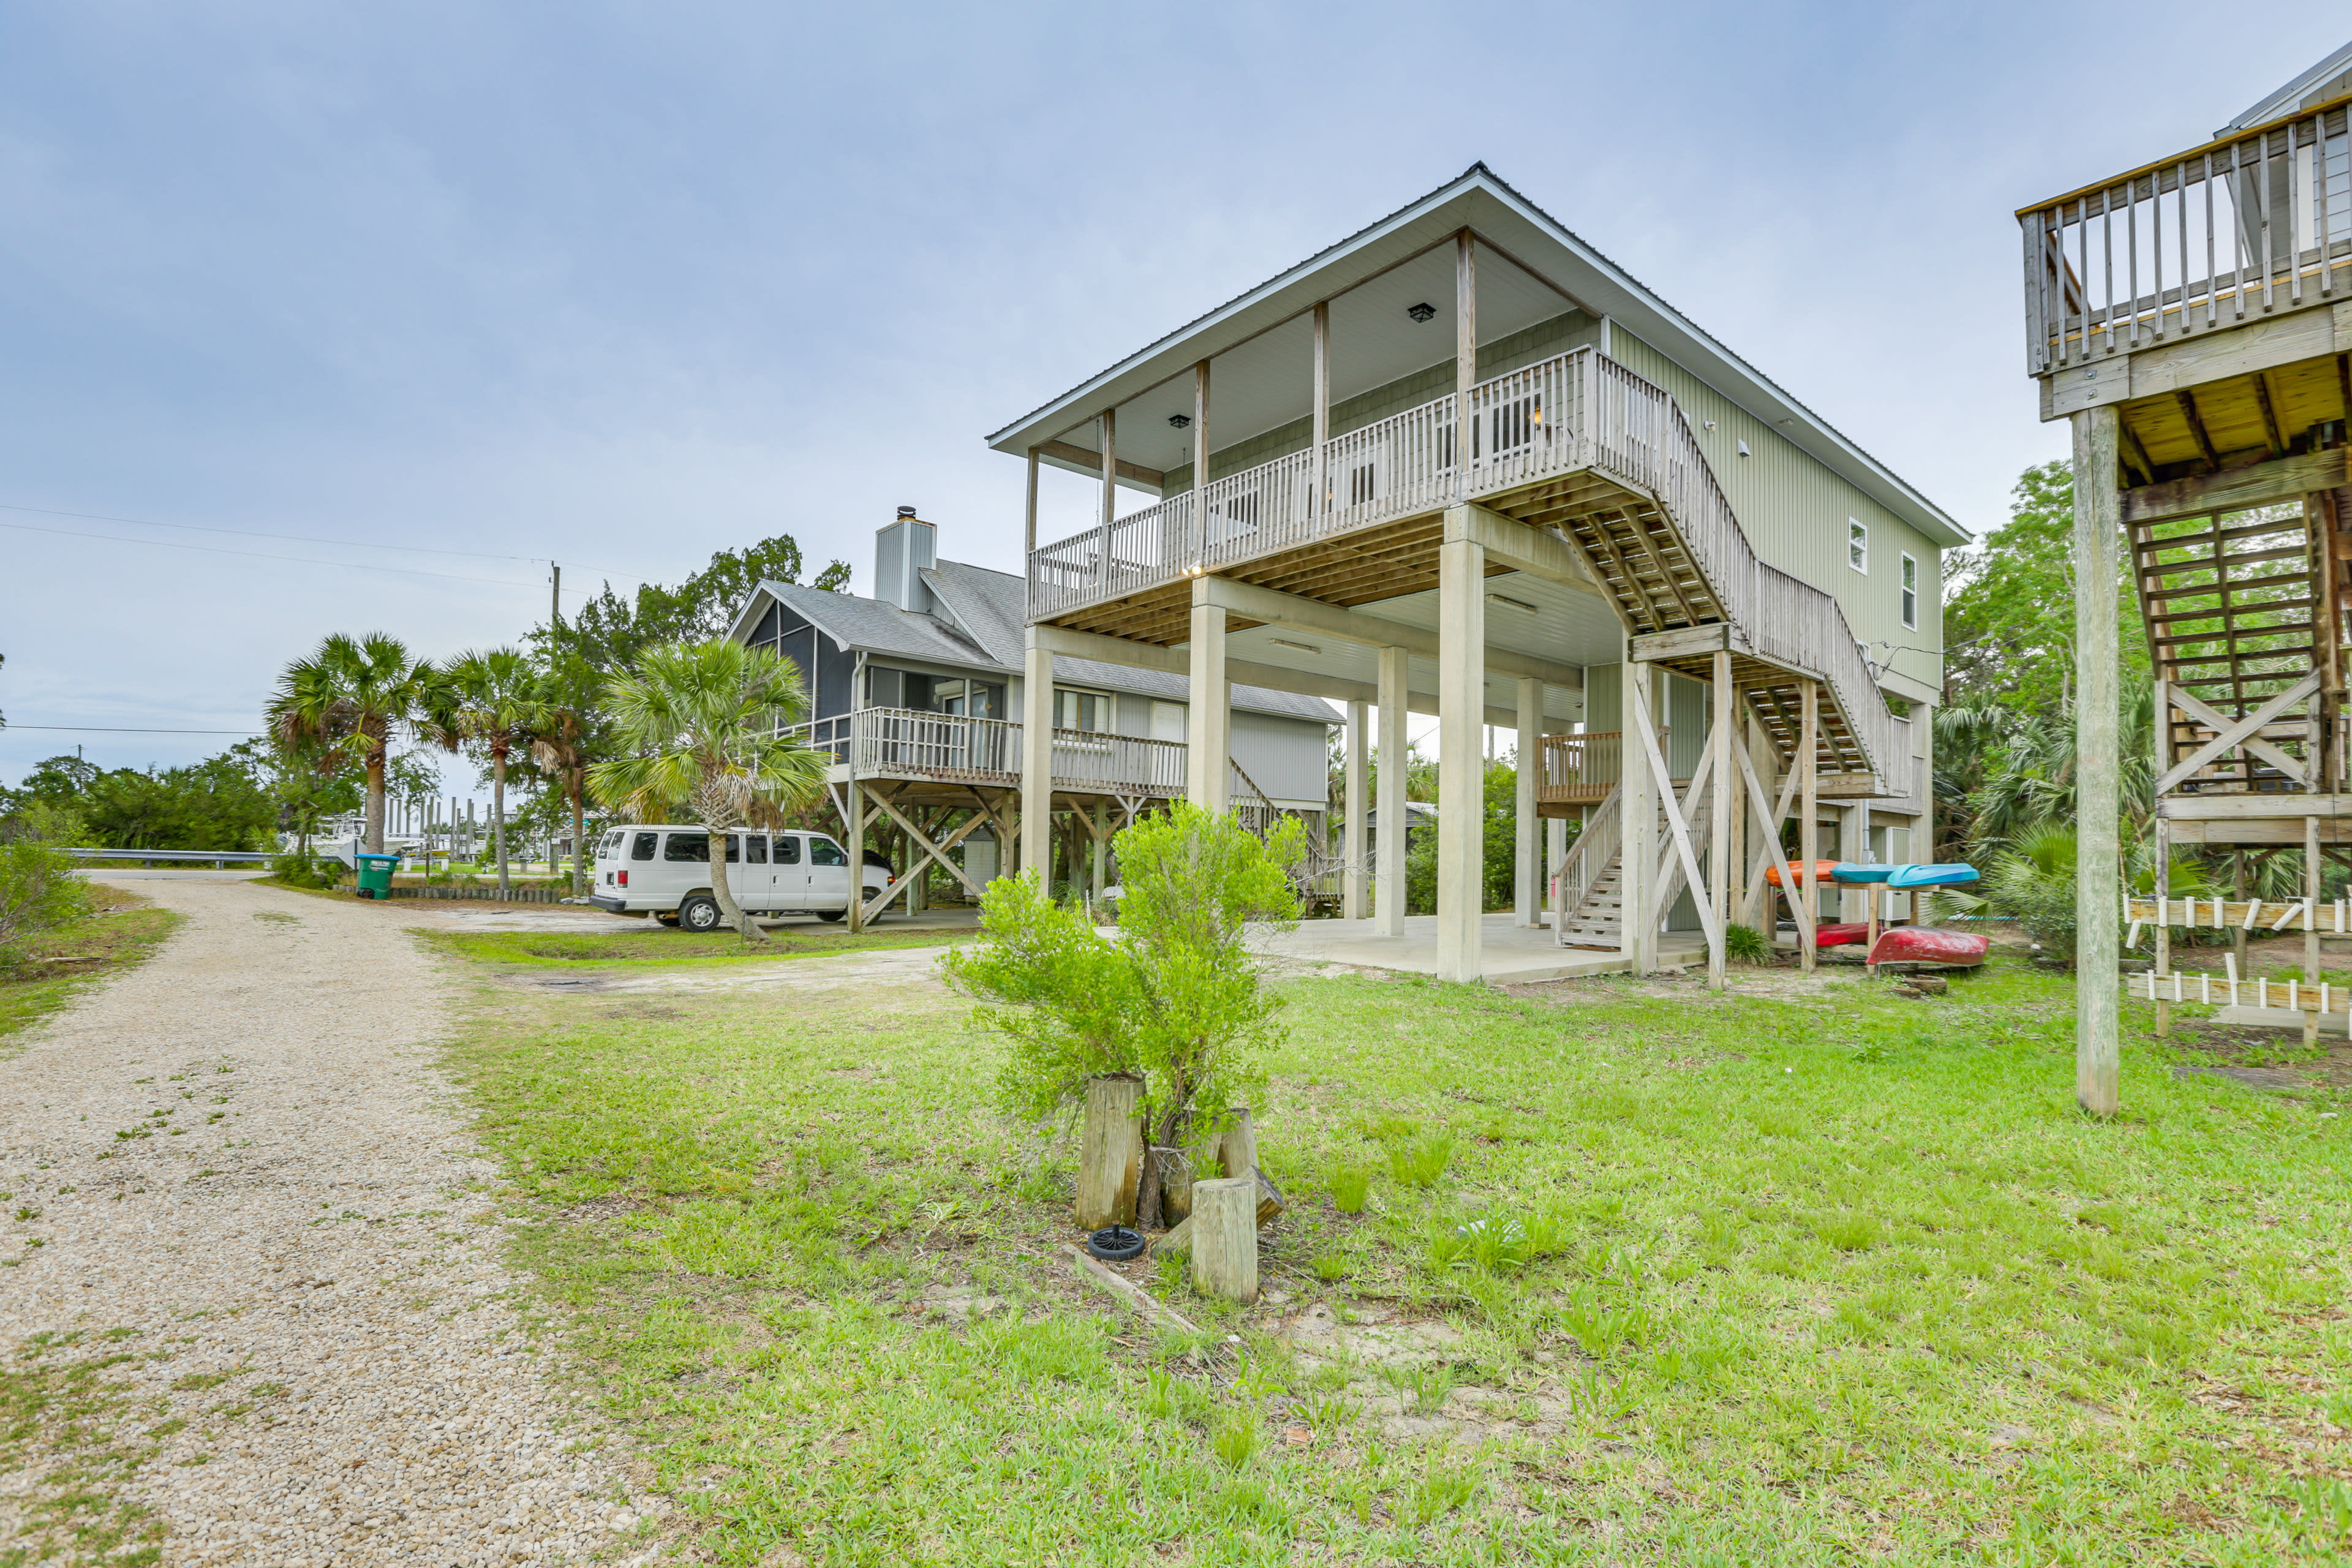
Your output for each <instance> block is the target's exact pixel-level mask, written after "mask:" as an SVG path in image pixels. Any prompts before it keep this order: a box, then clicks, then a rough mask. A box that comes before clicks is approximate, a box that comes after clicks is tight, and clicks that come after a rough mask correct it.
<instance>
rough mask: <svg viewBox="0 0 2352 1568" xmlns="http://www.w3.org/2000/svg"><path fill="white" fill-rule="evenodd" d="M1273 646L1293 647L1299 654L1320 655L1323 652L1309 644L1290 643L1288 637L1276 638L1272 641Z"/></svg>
mask: <svg viewBox="0 0 2352 1568" xmlns="http://www.w3.org/2000/svg"><path fill="white" fill-rule="evenodd" d="M1274 646H1275V647H1295V648H1297V650H1298V651H1299V652H1301V653H1321V652H1322V651H1323V650H1322V649H1321V648H1319V647H1316V646H1315V645H1314V644H1313V643H1311V642H1292V641H1291V640H1290V639H1289V638H1288V637H1276V638H1275V639H1274Z"/></svg>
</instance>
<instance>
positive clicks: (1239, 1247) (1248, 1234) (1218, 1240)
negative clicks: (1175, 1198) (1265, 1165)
mask: <svg viewBox="0 0 2352 1568" xmlns="http://www.w3.org/2000/svg"><path fill="white" fill-rule="evenodd" d="M1189 1229H1190V1232H1191V1238H1192V1288H1193V1289H1195V1290H1198V1291H1200V1292H1202V1294H1203V1295H1210V1296H1222V1297H1223V1298H1225V1300H1229V1301H1240V1302H1242V1303H1244V1304H1247V1303H1249V1302H1252V1301H1255V1300H1257V1178H1256V1177H1255V1175H1243V1176H1221V1177H1219V1178H1217V1179H1216V1180H1215V1181H1211V1182H1195V1183H1193V1184H1192V1225H1191V1226H1190V1227H1189Z"/></svg>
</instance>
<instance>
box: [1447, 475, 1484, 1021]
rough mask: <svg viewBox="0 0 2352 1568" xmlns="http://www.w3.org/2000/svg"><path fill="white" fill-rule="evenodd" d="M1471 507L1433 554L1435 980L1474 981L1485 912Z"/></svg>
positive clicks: (1480, 604)
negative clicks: (1435, 701) (1435, 855)
mask: <svg viewBox="0 0 2352 1568" xmlns="http://www.w3.org/2000/svg"><path fill="white" fill-rule="evenodd" d="M1469 521H1470V509H1469V508H1467V507H1454V508H1451V509H1449V510H1447V511H1446V514H1445V542H1444V543H1443V544H1441V545H1439V546H1438V552H1437V977H1438V978H1439V979H1440V980H1452V981H1464V980H1475V979H1477V978H1478V976H1479V974H1480V973H1481V968H1480V964H1481V960H1482V957H1483V955H1482V953H1481V952H1480V947H1481V943H1480V941H1479V931H1480V928H1481V925H1482V923H1483V920H1482V917H1483V916H1484V914H1485V912H1486V908H1485V906H1486V875H1485V872H1486V865H1485V861H1486V758H1485V756H1484V755H1483V754H1481V753H1482V748H1481V744H1480V742H1481V741H1482V739H1483V737H1484V736H1485V734H1486V548H1485V547H1484V546H1483V545H1480V544H1479V543H1477V542H1476V541H1475V538H1472V537H1465V536H1466V535H1467V534H1468V523H1469Z"/></svg>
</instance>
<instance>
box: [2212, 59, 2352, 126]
mask: <svg viewBox="0 0 2352 1568" xmlns="http://www.w3.org/2000/svg"><path fill="white" fill-rule="evenodd" d="M2346 77H2352V44H2347V45H2345V46H2344V47H2342V48H2340V49H2338V50H2336V52H2335V53H2334V54H2332V55H2329V56H2328V57H2327V58H2326V59H2324V60H2321V61H2320V62H2319V63H2318V64H2317V65H2315V66H2313V67H2312V68H2310V69H2308V70H2306V71H2304V72H2302V73H2301V74H2300V75H2298V76H2296V77H2294V79H2291V80H2290V81H2288V82H2287V84H2286V85H2285V86H2284V87H2282V88H2280V89H2277V90H2276V91H2274V92H2273V93H2272V94H2270V96H2269V97H2267V98H2264V99H2263V100H2261V101H2259V102H2257V103H2256V104H2254V106H2253V107H2252V108H2251V109H2249V110H2246V111H2245V112H2244V113H2243V114H2241V115H2239V116H2238V117H2237V118H2236V119H2235V120H2232V121H2230V123H2228V124H2227V125H2224V126H2223V127H2221V130H2219V131H2216V132H2213V139H2214V140H2215V141H2217V142H2218V141H2220V140H2221V138H2222V137H2225V136H2228V135H2231V134H2232V133H2234V132H2240V131H2245V130H2250V129H2252V127H2254V126H2257V125H2260V124H2261V123H2263V121H2266V120H2276V119H2277V118H2278V117H2279V116H2281V115H2283V114H2291V113H2293V112H2294V110H2298V109H2302V108H2305V107H2306V106H2308V105H2310V104H2314V103H2317V102H2319V101H2321V100H2324V99H2330V98H2340V97H2342V96H2343V95H2344V94H2345V92H2346V91H2347V89H2352V81H2347V80H2344V78H2346Z"/></svg>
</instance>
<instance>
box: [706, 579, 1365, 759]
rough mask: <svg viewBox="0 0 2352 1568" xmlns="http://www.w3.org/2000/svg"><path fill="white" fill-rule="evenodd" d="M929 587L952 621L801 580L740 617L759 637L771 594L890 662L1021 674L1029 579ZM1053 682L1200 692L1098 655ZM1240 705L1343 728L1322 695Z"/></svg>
mask: <svg viewBox="0 0 2352 1568" xmlns="http://www.w3.org/2000/svg"><path fill="white" fill-rule="evenodd" d="M923 582H924V584H925V585H926V586H928V587H929V589H930V590H931V593H932V595H933V596H934V597H935V598H937V599H938V600H939V602H940V608H941V609H942V610H944V611H945V612H946V616H947V617H948V618H946V619H942V618H941V617H940V616H929V615H923V614H920V613H919V612H916V611H913V610H902V609H900V608H899V607H898V605H893V604H890V603H888V602H887V601H886V600H882V599H868V598H865V597H863V596H861V595H856V594H837V593H833V592H830V591H829V590H826V589H824V588H812V587H809V586H807V585H805V584H798V583H761V584H760V586H759V587H758V588H757V589H756V590H754V591H753V593H752V595H751V597H750V598H749V599H747V600H746V601H744V605H743V608H742V610H741V612H740V614H738V615H737V616H736V617H735V625H734V628H733V630H732V631H731V632H730V634H729V635H730V636H731V637H739V638H740V637H746V636H748V635H750V629H751V626H753V625H756V624H757V621H758V617H759V615H760V612H761V603H760V601H761V595H766V596H767V597H769V598H771V599H773V600H774V601H775V602H776V603H778V604H780V605H784V606H786V607H787V608H789V609H790V610H792V611H793V614H795V615H797V616H801V617H802V618H803V620H805V621H807V622H808V623H809V624H810V625H811V626H815V627H816V628H817V629H818V630H820V631H822V632H824V635H825V636H827V637H831V638H832V639H833V640H834V643H835V646H837V647H840V648H841V649H842V650H843V651H844V652H865V653H869V654H880V655H882V656H883V657H885V658H912V659H919V660H921V661H923V662H925V663H927V664H941V665H949V666H952V667H959V668H968V669H975V670H984V671H986V672H987V673H989V674H992V675H1018V674H1020V673H1021V670H1022V664H1023V660H1024V657H1025V653H1026V648H1027V641H1026V633H1025V627H1026V626H1027V615H1026V608H1027V605H1026V598H1027V593H1026V589H1025V587H1024V584H1023V583H1022V581H1021V579H1020V578H1018V577H1016V576H1014V575H1013V574H1011V573H1009V572H992V571H990V570H989V569H988V568H987V567H985V566H972V565H968V564H966V563H963V562H961V561H941V562H939V563H937V564H935V565H933V566H930V567H929V568H927V569H926V570H925V571H924V573H923ZM1054 679H1055V680H1056V681H1059V682H1064V683H1066V684H1069V685H1074V686H1092V687H1099V688H1101V689H1104V690H1107V691H1125V692H1130V693H1134V694H1136V695H1139V696H1146V697H1156V698H1160V699H1161V700H1165V701H1172V702H1181V701H1184V700H1188V699H1189V698H1190V697H1191V695H1192V691H1191V683H1190V682H1188V681H1187V680H1186V679H1184V677H1182V676H1181V675H1172V674H1170V673H1169V672H1167V671H1165V670H1158V669H1134V668H1129V667H1128V666H1126V665H1118V664H1098V663H1097V662H1096V661H1095V660H1093V659H1090V658H1067V657H1066V656H1064V655H1061V654H1056V655H1055V656H1054ZM1233 692H1234V698H1233V700H1234V707H1235V708H1238V709H1243V710H1247V711H1251V712H1257V713H1273V714H1278V715H1280V716H1282V717H1285V718H1290V719H1307V720H1311V721H1315V722H1317V723H1321V724H1337V723H1339V722H1341V721H1342V718H1343V716H1342V715H1341V714H1340V712H1339V710H1338V709H1337V708H1334V707H1333V706H1332V705H1331V704H1330V703H1328V702H1326V701H1325V700H1323V699H1321V698H1319V697H1308V696H1305V695H1302V694H1301V693H1298V692H1295V691H1268V690H1266V689H1264V688H1262V687H1256V686H1244V685H1242V684H1240V683H1239V682H1235V683H1234V689H1233Z"/></svg>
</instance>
